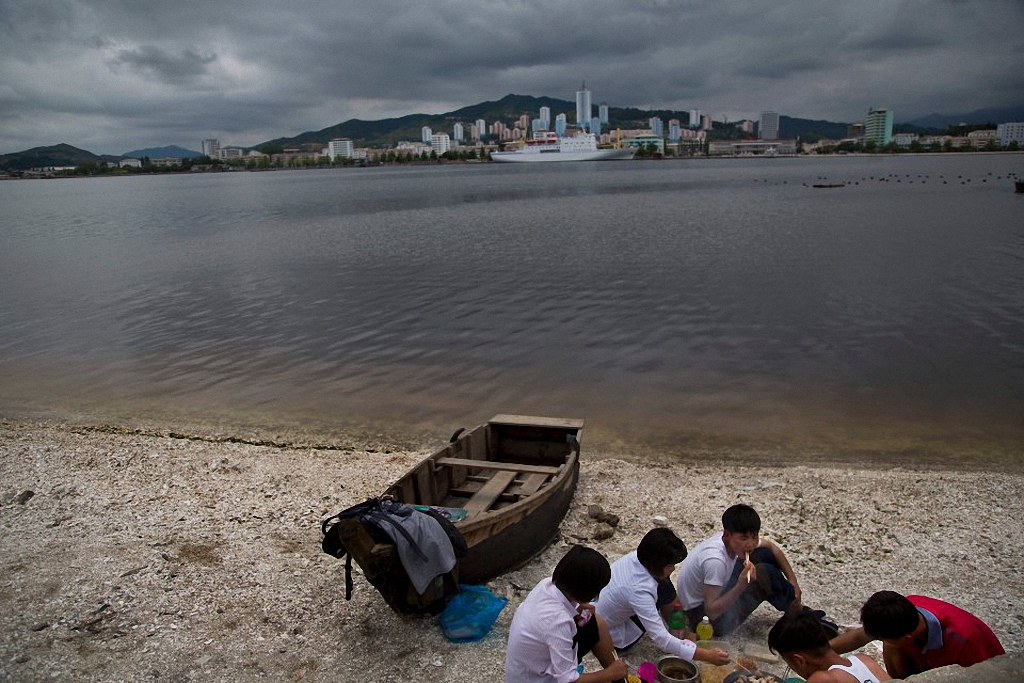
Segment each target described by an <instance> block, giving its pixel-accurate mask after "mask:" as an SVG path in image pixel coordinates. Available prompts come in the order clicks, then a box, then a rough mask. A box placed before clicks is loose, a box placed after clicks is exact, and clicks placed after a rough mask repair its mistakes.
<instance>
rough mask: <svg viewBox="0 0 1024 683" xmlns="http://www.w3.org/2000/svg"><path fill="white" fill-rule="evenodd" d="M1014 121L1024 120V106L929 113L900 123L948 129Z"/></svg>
mask: <svg viewBox="0 0 1024 683" xmlns="http://www.w3.org/2000/svg"><path fill="white" fill-rule="evenodd" d="M1012 121H1024V107H1002V108H999V109H975V110H974V111H972V112H971V113H969V114H929V115H928V116H922V117H921V118H917V119H913V120H910V121H901V122H900V123H901V124H906V125H909V126H915V127H918V128H930V129H934V130H946V129H947V128H949V127H950V126H959V125H960V124H961V123H966V124H968V125H977V124H981V123H991V124H1000V123H1009V122H1012Z"/></svg>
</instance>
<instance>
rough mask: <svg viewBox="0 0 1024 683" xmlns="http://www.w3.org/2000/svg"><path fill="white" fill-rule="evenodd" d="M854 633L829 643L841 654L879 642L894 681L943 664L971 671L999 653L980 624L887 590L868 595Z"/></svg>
mask: <svg viewBox="0 0 1024 683" xmlns="http://www.w3.org/2000/svg"><path fill="white" fill-rule="evenodd" d="M860 621H861V624H862V626H861V627H860V628H856V629H853V630H851V631H847V632H846V633H843V634H842V635H840V636H837V637H836V638H833V639H832V641H831V644H832V647H833V648H834V649H835V651H836V652H839V653H844V652H850V651H851V650H855V649H857V648H859V647H863V646H864V645H867V644H868V643H870V642H871V641H872V640H881V641H882V659H883V660H884V661H885V669H886V671H888V672H889V673H890V674H891V675H892V676H894V677H896V678H906V677H907V676H911V675H913V674H916V673H921V672H922V671H928V670H929V669H935V668H938V667H940V666H946V665H948V664H959V665H960V666H971V665H972V664H977V663H978V662H983V661H985V660H986V659H990V658H992V657H995V656H997V655H1001V654H1003V653H1004V651H1003V646H1002V645H1001V644H1000V643H999V639H998V638H996V635H995V634H994V633H992V629H990V628H989V627H988V626H987V625H986V624H985V622H983V621H982V620H981V619H979V618H978V617H976V616H974V615H973V614H971V613H970V612H967V611H965V610H962V609H960V608H959V607H956V606H955V605H951V604H949V603H948V602H943V601H941V600H936V599H934V598H928V597H924V596H923V595H909V596H907V597H904V596H902V595H900V594H899V593H895V592H893V591H879V592H877V593H875V594H874V595H872V596H871V597H870V598H869V599H868V601H867V602H866V603H864V606H863V607H862V608H861V610H860Z"/></svg>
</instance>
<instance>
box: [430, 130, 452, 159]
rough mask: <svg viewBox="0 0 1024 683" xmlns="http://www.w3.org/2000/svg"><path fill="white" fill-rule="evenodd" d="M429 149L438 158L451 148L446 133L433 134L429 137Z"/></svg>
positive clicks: (449, 139) (450, 141) (450, 142)
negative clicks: (435, 153)
mask: <svg viewBox="0 0 1024 683" xmlns="http://www.w3.org/2000/svg"><path fill="white" fill-rule="evenodd" d="M430 147H431V148H432V149H433V150H434V151H435V152H437V154H438V156H440V155H441V154H444V153H445V152H447V151H448V150H450V149H451V148H452V140H451V138H449V137H448V133H434V134H433V135H431V136H430Z"/></svg>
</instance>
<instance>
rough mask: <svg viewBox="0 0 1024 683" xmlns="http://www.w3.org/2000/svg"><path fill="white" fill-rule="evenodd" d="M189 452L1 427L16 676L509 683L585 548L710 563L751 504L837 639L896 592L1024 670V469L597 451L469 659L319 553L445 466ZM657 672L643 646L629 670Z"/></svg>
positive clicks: (299, 450) (744, 632) (507, 587)
mask: <svg viewBox="0 0 1024 683" xmlns="http://www.w3.org/2000/svg"><path fill="white" fill-rule="evenodd" d="M185 436H186V438H176V437H171V436H167V435H161V434H152V433H139V432H138V431H131V428H127V429H119V430H115V431H102V430H97V429H92V428H82V427H81V426H74V425H68V424H60V423H29V422H18V421H11V420H7V421H4V422H0V459H2V460H0V461H2V462H3V468H4V472H5V476H4V478H3V486H2V488H0V503H2V505H0V515H2V516H0V519H2V523H3V529H4V534H3V540H2V541H0V544H2V545H0V547H2V548H3V558H4V559H3V561H2V563H0V567H2V569H0V596H2V600H3V604H4V606H5V609H4V610H3V612H4V614H3V616H2V617H0V620H2V621H0V624H2V628H3V632H4V634H5V636H4V638H3V640H2V642H0V678H9V679H12V680H42V679H44V678H45V679H50V678H52V677H54V676H56V677H58V678H63V679H65V680H70V679H82V680H85V679H88V680H98V681H115V680H182V679H185V678H190V679H198V680H210V679H212V678H218V677H220V678H224V679H232V680H260V679H270V680H285V679H287V680H325V681H326V680H353V679H355V678H357V677H358V678H361V679H365V680H373V681H402V680H409V679H411V678H418V679H419V680H423V681H450V680H459V681H470V682H475V681H480V682H481V683H482V682H483V681H494V680H501V678H502V676H503V665H504V650H505V642H506V639H507V633H508V626H509V624H510V622H511V618H512V613H513V612H514V608H515V606H517V605H518V604H519V602H521V601H522V599H524V598H525V596H526V593H527V592H528V591H529V589H530V588H532V586H533V585H534V584H535V583H536V582H537V581H539V580H540V579H541V578H543V577H544V576H546V575H549V574H550V571H551V569H552V568H553V567H554V564H555V563H556V562H557V560H558V559H559V558H560V557H561V555H562V554H563V553H564V551H565V549H566V547H567V546H568V544H571V543H575V542H584V543H586V544H587V545H591V546H592V547H595V548H597V549H598V550H600V551H601V552H603V553H604V554H605V555H606V556H607V557H608V558H609V559H610V560H614V559H617V558H618V557H619V556H621V555H623V554H625V553H627V552H629V551H631V550H633V549H634V548H635V546H636V543H637V542H638V541H639V539H640V538H641V537H642V535H643V534H644V533H645V532H646V531H647V530H648V529H649V528H650V526H651V518H652V517H653V516H654V515H663V516H665V517H667V518H668V520H669V526H670V527H671V528H673V529H674V530H675V531H676V533H678V534H679V535H680V537H682V538H683V540H684V541H685V542H686V545H687V547H688V548H690V549H692V548H693V547H694V546H695V545H696V544H697V543H698V542H700V541H701V540H703V538H705V537H706V536H707V535H710V534H711V533H713V532H714V530H715V529H716V528H717V524H718V519H719V518H720V515H721V512H722V510H724V508H725V507H727V506H728V505H730V504H732V503H734V502H738V501H744V502H748V503H750V504H752V505H754V507H755V508H757V509H758V511H759V512H760V514H761V517H762V520H763V523H764V535H765V536H766V537H768V538H771V539H772V540H774V541H776V542H778V543H779V544H780V545H781V546H782V547H783V548H784V550H785V551H786V553H787V556H788V557H789V558H790V561H791V562H792V563H793V565H794V568H795V570H796V573H797V577H798V579H799V581H800V584H801V587H802V589H803V592H804V596H805V602H806V603H807V604H809V605H812V606H813V607H816V608H821V609H825V610H826V611H827V612H828V614H829V616H830V617H832V618H833V619H834V620H836V621H838V622H839V623H840V624H851V623H853V622H855V621H856V615H857V611H858V609H859V605H860V604H861V603H862V602H863V600H864V599H866V598H867V597H868V595H870V594H871V593H872V592H874V591H875V590H880V589H883V588H887V589H892V590H897V591H900V592H904V593H922V594H927V595H932V596H934V597H938V598H940V599H946V600H949V601H951V602H954V603H956V604H959V605H961V606H962V607H964V608H966V609H968V610H969V611H972V612H974V613H975V614H977V615H978V616H979V617H981V618H982V619H983V620H985V621H986V622H987V623H988V624H989V625H990V626H992V628H993V630H994V631H995V632H996V634H997V635H998V636H999V638H1000V640H1001V641H1002V643H1003V646H1004V647H1005V649H1006V650H1007V652H1020V651H1021V649H1022V645H1024V576H1022V575H1021V574H1020V572H1019V571H1018V557H1017V556H1018V553H1016V552H1015V550H1014V549H1015V548H1018V547H1020V546H1021V544H1022V543H1024V528H1021V525H1020V520H1022V519H1024V495H1022V494H1024V473H1021V472H1019V471H1015V472H1010V471H992V470H982V471H973V470H972V471H960V470H957V469H945V470H944V469H935V470H932V469H917V468H906V467H891V468H886V469H884V470H883V469H879V468H872V467H854V466H851V465H849V464H846V465H839V466H834V465H815V464H812V463H800V464H795V465H790V466H785V467H780V466H776V467H765V466H751V465H739V464H733V463H728V462H727V463H719V462H716V461H714V460H711V459H706V460H705V461H703V462H700V463H692V462H690V463H664V462H648V461H636V460H628V461H627V460H624V459H621V458H616V457H614V453H609V454H607V457H602V458H600V459H597V458H594V457H592V456H591V454H590V453H588V448H587V442H586V440H584V442H583V456H582V463H581V477H580V485H579V488H578V490H577V493H576V496H575V499H574V501H573V504H572V507H571V508H570V511H569V513H568V515H567V516H566V518H565V520H564V521H563V523H562V524H561V527H560V529H561V540H560V541H558V542H556V543H555V544H554V545H552V546H550V547H549V548H548V549H546V550H545V551H544V552H543V553H541V554H540V555H539V556H538V557H537V558H535V559H534V560H532V561H531V562H530V563H528V564H527V565H526V566H524V567H521V568H519V569H517V570H515V571H513V572H510V573H508V574H505V575H503V576H501V577H498V578H497V579H495V580H494V581H492V582H491V583H490V584H489V586H490V587H491V589H492V590H493V591H494V592H495V593H496V594H498V595H503V596H505V597H508V598H509V606H508V607H506V608H505V610H504V611H503V612H502V614H501V616H500V617H499V619H498V622H497V623H496V624H495V626H494V629H493V630H492V632H491V634H490V635H489V636H488V637H487V638H485V639H484V640H483V641H481V642H479V643H473V644H466V645H453V644H451V643H448V642H447V641H446V640H445V639H444V638H443V636H441V634H440V631H439V629H438V628H437V626H436V622H435V620H433V619H431V618H411V617H402V616H399V615H396V614H394V613H393V612H391V610H390V609H389V608H388V607H387V606H386V605H385V603H384V602H383V599H382V598H381V597H380V596H379V595H378V594H377V593H376V591H374V590H373V588H372V587H371V586H369V585H368V584H367V583H366V582H365V580H364V579H362V577H361V575H359V573H358V571H357V572H356V573H355V576H354V578H355V583H356V586H355V591H354V594H353V598H352V601H351V602H348V603H346V602H345V600H344V563H343V562H340V561H338V560H336V559H334V558H332V557H329V556H327V555H326V554H324V553H323V552H321V551H320V548H319V541H320V530H319V522H320V520H321V519H322V518H323V517H325V516H327V515H328V514H330V513H331V512H334V511H337V510H340V509H342V508H344V507H347V506H348V505H351V504H353V503H355V502H359V501H360V500H363V499H365V498H366V497H368V496H372V495H376V494H377V493H379V492H380V491H381V490H382V489H383V488H384V487H385V486H386V485H387V483H389V482H390V481H391V480H393V479H395V478H397V476H399V475H400V474H401V473H403V472H404V471H406V470H407V469H408V468H409V467H411V465H412V464H413V463H415V462H417V461H418V460H419V459H421V458H422V457H424V456H426V455H427V454H428V453H429V452H430V450H432V449H430V450H396V449H394V448H393V444H391V443H387V442H386V441H381V442H379V443H377V444H373V443H369V442H367V443H364V444H363V445H362V448H361V449H360V448H357V447H356V444H352V448H351V450H347V449H343V450H339V449H328V448H317V447H315V445H309V446H306V447H294V446H290V445H288V444H280V443H272V444H271V443H267V444H254V443H245V442H241V441H239V440H235V441H231V440H220V441H210V440H205V439H195V438H187V434H185ZM193 436H195V435H193ZM321 445H324V444H321ZM27 491H32V492H33V495H31V496H29V497H27V499H26V500H24V501H22V499H23V498H26V493H25V492H27ZM592 504H599V505H601V506H602V507H604V509H605V510H606V511H608V512H611V513H614V514H616V515H619V516H620V518H621V522H620V524H619V526H618V528H617V530H616V533H615V535H614V536H613V537H612V538H610V539H607V540H603V541H596V540H594V539H593V533H594V531H595V526H596V524H595V523H594V522H593V520H591V519H590V518H589V517H588V515H587V508H588V507H589V506H590V505H592ZM775 616H776V615H775V613H774V611H773V610H772V609H771V608H769V607H766V606H762V607H761V608H759V609H758V611H757V612H755V614H754V615H753V616H752V618H751V619H750V620H749V621H748V622H747V624H746V625H745V626H743V627H741V629H740V630H739V631H738V632H737V633H736V634H734V636H733V637H732V638H730V639H729V640H730V644H731V645H732V646H733V649H737V650H738V649H740V648H743V649H747V650H748V651H750V652H755V653H757V652H761V651H762V650H763V649H764V646H763V639H764V635H765V634H766V633H767V630H768V628H769V627H770V626H771V624H772V623H774V619H775ZM868 651H869V652H871V653H872V654H876V653H875V652H872V651H871V650H870V649H869V650H868ZM656 655H657V653H656V652H653V651H652V650H650V647H649V640H645V641H643V642H642V643H641V645H640V646H639V648H638V650H637V652H636V653H631V654H630V655H628V657H629V658H630V659H631V660H633V659H635V660H636V661H637V662H638V661H642V660H643V659H653V658H655V657H656ZM587 663H588V665H589V666H590V667H591V668H590V669H588V670H592V667H593V665H594V663H593V661H592V660H589V659H588V660H587ZM766 668H767V667H766ZM769 670H773V669H771V668H769ZM776 673H782V670H781V669H780V670H779V671H777V672H776Z"/></svg>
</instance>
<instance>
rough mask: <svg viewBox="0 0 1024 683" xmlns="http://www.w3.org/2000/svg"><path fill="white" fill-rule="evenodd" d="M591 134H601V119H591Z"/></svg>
mask: <svg viewBox="0 0 1024 683" xmlns="http://www.w3.org/2000/svg"><path fill="white" fill-rule="evenodd" d="M590 132H591V133H593V134H594V135H600V134H601V119H600V118H599V117H597V116H592V117H590Z"/></svg>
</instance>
